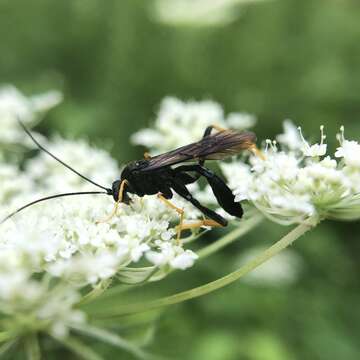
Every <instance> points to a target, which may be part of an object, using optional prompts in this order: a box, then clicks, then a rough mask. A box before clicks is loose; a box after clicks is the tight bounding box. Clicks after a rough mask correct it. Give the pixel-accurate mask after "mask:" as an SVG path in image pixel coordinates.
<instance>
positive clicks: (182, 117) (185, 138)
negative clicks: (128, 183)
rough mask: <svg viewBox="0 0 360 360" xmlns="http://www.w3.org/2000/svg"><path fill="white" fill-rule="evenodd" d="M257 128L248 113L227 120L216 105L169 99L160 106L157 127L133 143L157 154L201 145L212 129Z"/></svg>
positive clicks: (231, 116) (138, 136) (146, 131)
mask: <svg viewBox="0 0 360 360" xmlns="http://www.w3.org/2000/svg"><path fill="white" fill-rule="evenodd" d="M254 124H255V117H254V116H253V115H250V114H247V113H231V114H229V115H228V116H227V117H225V115H224V110H223V109H222V107H221V106H220V105H219V104H218V103H216V102H214V101H210V100H207V101H201V102H196V101H188V102H183V101H181V100H179V99H176V98H173V97H167V98H165V99H164V100H163V101H162V103H161V105H160V110H159V113H158V116H157V118H156V120H155V123H154V125H153V126H152V127H151V128H148V129H144V130H141V131H139V132H137V133H135V134H134V135H133V137H132V142H133V143H134V144H137V145H144V146H146V147H147V148H148V149H150V151H151V153H156V154H157V153H161V152H166V151H169V150H173V149H176V148H178V147H180V146H183V145H187V144H190V143H192V142H195V141H199V140H200V139H201V138H202V136H203V135H204V131H205V129H206V128H207V127H208V126H210V125H217V126H219V127H222V128H233V129H238V130H242V129H247V128H249V127H251V126H253V125H254Z"/></svg>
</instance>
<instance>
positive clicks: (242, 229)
mask: <svg viewBox="0 0 360 360" xmlns="http://www.w3.org/2000/svg"><path fill="white" fill-rule="evenodd" d="M262 220H263V217H262V216H261V215H259V214H256V215H254V216H253V217H251V218H249V219H248V220H246V221H244V222H243V223H242V224H241V226H239V227H237V228H236V229H235V230H233V231H231V232H229V233H228V234H227V235H225V236H224V237H222V238H221V239H220V240H217V241H215V242H213V243H212V244H210V245H208V246H206V247H205V248H203V249H201V250H200V251H198V255H199V257H200V259H203V258H205V257H207V256H209V255H212V254H213V253H215V252H217V251H218V250H220V249H222V248H224V247H225V246H227V245H229V244H230V243H232V242H233V241H235V240H237V239H238V238H239V237H241V236H244V235H245V234H247V233H248V232H249V231H250V230H252V229H253V228H254V227H255V226H257V225H258V224H259V223H260V222H261V221H262Z"/></svg>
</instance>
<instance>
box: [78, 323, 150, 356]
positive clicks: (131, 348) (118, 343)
mask: <svg viewBox="0 0 360 360" xmlns="http://www.w3.org/2000/svg"><path fill="white" fill-rule="evenodd" d="M73 329H74V330H77V331H79V332H81V333H83V334H85V335H88V336H90V337H93V338H95V339H97V340H99V341H102V342H105V343H108V344H110V345H112V346H115V347H118V348H120V349H123V350H125V351H127V352H129V353H131V354H132V355H134V356H135V357H136V358H138V359H141V360H150V359H155V357H153V356H152V355H148V354H146V353H145V352H144V351H142V350H141V349H140V348H139V347H138V346H136V345H134V344H132V343H131V342H129V341H127V340H125V339H124V338H122V337H120V336H119V335H117V334H114V333H112V332H110V331H108V330H104V329H101V328H98V327H94V326H90V325H88V324H87V325H84V326H79V325H76V326H74V327H73Z"/></svg>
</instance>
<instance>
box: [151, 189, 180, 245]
mask: <svg viewBox="0 0 360 360" xmlns="http://www.w3.org/2000/svg"><path fill="white" fill-rule="evenodd" d="M157 197H158V199H159V200H161V201H162V202H163V203H164V204H165V205H166V206H168V207H170V208H172V209H174V210H175V211H176V212H177V213H178V214H179V215H180V222H179V226H178V227H177V237H176V240H177V242H178V243H180V239H181V231H182V226H183V222H184V216H185V212H184V209H181V208H179V207H177V206H176V205H174V204H173V203H172V202H171V201H169V200H168V199H166V197H164V195H163V194H158V195H157Z"/></svg>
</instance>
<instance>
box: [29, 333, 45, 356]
mask: <svg viewBox="0 0 360 360" xmlns="http://www.w3.org/2000/svg"><path fill="white" fill-rule="evenodd" d="M25 349H26V356H27V359H28V360H40V359H41V351H40V345H39V339H38V334H36V333H33V334H29V335H28V336H27V337H26V338H25Z"/></svg>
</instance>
